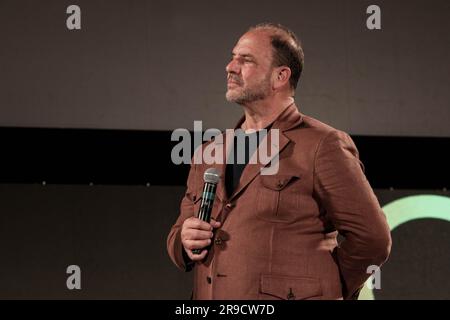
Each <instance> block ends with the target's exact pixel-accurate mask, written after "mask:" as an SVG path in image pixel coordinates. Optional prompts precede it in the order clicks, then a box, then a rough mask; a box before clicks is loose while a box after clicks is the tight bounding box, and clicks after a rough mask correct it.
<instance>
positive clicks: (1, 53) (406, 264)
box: [0, 0, 450, 299]
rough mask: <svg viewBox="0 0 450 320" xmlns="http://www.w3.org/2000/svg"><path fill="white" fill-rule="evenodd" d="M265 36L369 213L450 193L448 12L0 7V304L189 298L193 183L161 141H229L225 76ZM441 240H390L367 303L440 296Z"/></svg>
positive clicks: (249, 6) (19, 0)
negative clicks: (258, 35)
mask: <svg viewBox="0 0 450 320" xmlns="http://www.w3.org/2000/svg"><path fill="white" fill-rule="evenodd" d="M71 4H77V5H79V6H80V7H81V12H82V18H81V19H82V22H81V23H82V29H81V30H77V31H69V30H68V29H67V28H66V18H67V16H68V15H67V14H66V13H65V12H66V8H67V6H69V5H71ZM371 4H377V5H379V6H380V7H381V12H382V14H381V17H382V29H381V30H376V31H370V30H368V29H367V28H366V19H367V14H366V8H367V6H369V5H371ZM263 21H274V22H280V23H283V24H285V25H286V26H288V27H290V28H291V29H293V31H294V32H296V33H297V34H298V36H299V37H300V39H301V40H302V42H303V46H304V51H305V69H304V73H303V75H302V78H301V80H300V84H299V88H298V90H297V98H296V102H297V104H298V105H299V107H300V111H301V112H303V113H305V114H308V115H310V116H313V117H315V118H318V119H319V120H322V121H324V122H326V123H328V124H330V125H332V126H334V127H336V128H338V129H341V130H344V131H346V132H348V133H350V134H351V136H352V138H353V139H354V141H355V143H356V145H357V147H358V149H359V151H360V156H361V159H362V161H363V163H364V165H365V168H366V175H367V178H368V179H369V181H370V183H371V185H372V187H373V188H375V191H376V194H377V196H378V198H379V201H380V203H381V204H382V205H385V204H387V203H389V202H391V201H393V200H395V199H397V198H400V197H404V196H406V195H408V194H418V193H420V194H440V195H444V196H449V195H448V191H446V190H447V188H448V187H449V186H450V183H449V182H450V170H449V169H448V164H449V163H450V157H449V155H448V150H450V125H449V124H450V123H449V119H450V107H449V103H448V101H449V98H450V97H449V90H448V84H449V74H450V64H449V62H448V59H447V57H448V56H449V55H450V42H449V38H448V34H449V31H450V3H449V2H448V1H444V0H434V1H432V2H430V1H425V0H414V1H406V0H403V1H386V0H383V1H381V0H380V1H376V2H372V1H359V0H334V1H333V0H327V1H313V0H307V1H298V0H295V1H294V0H293V1H288V0H283V1H278V2H277V3H276V4H275V3H274V2H273V1H270V2H269V1H256V0H244V1H227V2H226V1H206V0H201V1H194V2H192V1H144V0H122V1H106V0H89V1H87V0H79V1H77V2H72V1H65V0H45V1H32V0H0V252H1V256H0V298H1V299H17V298H30V299H45V298H57V299H79V298H88V299H103V298H111V299H119V298H124V299H185V298H189V296H190V288H191V274H185V273H183V272H181V271H179V270H177V269H176V268H175V266H174V265H173V264H172V263H171V261H170V260H169V257H168V255H167V253H166V249H165V241H166V236H167V234H168V232H169V229H170V226H171V225H172V223H173V222H174V221H175V219H176V217H177V215H178V207H179V203H180V200H181V197H182V195H183V192H184V184H185V180H186V177H187V170H188V166H187V165H181V166H175V165H173V164H172V162H171V159H170V152H171V149H172V147H173V146H174V145H175V143H174V142H172V141H171V140H170V136H171V132H172V130H173V129H175V128H179V127H182V128H186V129H188V130H190V131H192V130H193V121H194V120H203V122H204V123H203V129H207V128H210V127H216V128H219V129H225V128H232V127H234V124H235V122H236V121H237V119H238V118H239V117H240V115H241V109H240V108H239V107H237V106H233V105H230V104H228V103H227V102H226V101H225V98H224V94H225V65H226V63H227V62H228V59H229V57H230V52H231V49H232V47H233V45H234V44H235V42H236V41H237V39H238V38H239V36H240V35H241V34H242V33H243V32H245V30H246V29H247V28H248V27H249V26H251V25H253V24H256V23H259V22H263ZM448 226H449V224H448V223H447V222H444V221H436V220H417V221H413V222H410V223H408V224H405V225H401V226H400V227H399V228H398V229H396V230H394V232H393V240H394V247H393V252H392V256H391V259H390V261H389V262H388V264H386V266H385V268H384V269H383V280H382V281H383V290H381V291H380V292H378V293H377V292H376V298H381V299H398V298H404V299H417V298H439V299H449V298H450V297H449V292H450V283H449V280H448V277H446V271H447V270H449V269H450V265H449V263H450V256H449V252H450V250H449V249H450V246H449V243H450V242H449V241H448V240H449V239H448V235H449V231H450V230H449V227H448ZM71 264H75V265H79V266H80V267H81V272H82V278H81V285H82V289H81V290H73V291H69V290H68V289H67V288H66V279H67V276H68V275H67V274H66V268H67V266H69V265H71ZM414 279H415V280H417V279H419V281H413V280H414ZM411 283H412V284H411ZM407 284H408V285H411V286H409V287H408V285H407Z"/></svg>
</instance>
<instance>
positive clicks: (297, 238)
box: [167, 23, 391, 299]
mask: <svg viewBox="0 0 450 320" xmlns="http://www.w3.org/2000/svg"><path fill="white" fill-rule="evenodd" d="M302 68H303V51H302V49H301V46H300V44H299V41H298V40H297V38H296V36H295V35H294V34H293V33H292V32H291V31H290V30H288V29H287V28H285V27H283V26H281V25H276V24H270V23H269V24H261V25H257V26H256V27H252V28H250V29H249V31H248V32H247V33H245V34H244V35H243V36H242V37H241V38H240V39H239V41H238V42H237V44H236V46H235V47H234V49H233V52H232V58H231V61H230V63H229V64H228V65H227V66H226V72H227V74H228V90H227V93H226V98H227V100H228V101H230V102H235V103H237V104H239V105H241V106H242V107H243V110H244V116H243V118H242V119H241V120H240V121H239V123H238V125H237V126H236V129H239V128H240V129H243V130H245V131H246V132H251V131H255V130H256V131H258V130H260V129H264V128H268V129H270V130H279V141H278V144H277V146H278V171H277V172H276V174H272V175H263V174H261V170H260V169H261V165H258V163H257V164H254V163H248V164H246V165H245V164H244V165H243V166H242V165H241V166H239V165H236V164H226V165H220V164H215V165H207V164H193V165H192V166H191V170H190V173H189V177H188V182H187V191H186V194H185V196H184V198H183V200H182V203H181V213H180V216H179V218H178V220H177V221H176V223H175V225H174V226H173V227H172V229H171V231H170V234H169V236H168V239H167V249H168V253H169V255H170V257H171V259H172V260H173V262H174V263H175V264H176V265H177V266H178V267H179V268H180V269H182V270H186V271H189V270H191V269H193V270H194V288H193V298H194V299H354V298H357V296H358V293H359V290H360V289H361V287H362V286H363V284H364V282H365V280H366V279H367V278H368V277H369V276H370V274H368V273H367V267H368V266H371V265H377V266H380V265H381V264H382V263H383V262H384V261H385V260H386V259H387V257H388V255H389V253H390V247H391V238H390V233H389V228H388V225H387V223H386V219H385V216H384V214H383V212H382V210H381V208H380V206H379V203H378V201H377V198H376V197H375V195H374V193H373V191H372V189H371V187H370V185H369V183H368V181H367V180H366V177H365V175H364V173H363V169H364V167H363V165H362V163H361V162H360V160H359V155H358V151H357V149H356V147H355V145H354V143H353V141H352V140H351V138H350V137H349V136H348V135H347V134H346V133H344V132H342V131H339V130H336V129H334V128H332V127H330V126H328V125H326V124H324V123H322V122H320V121H318V120H316V119H313V118H312V117H308V116H306V115H303V114H301V113H300V112H299V111H298V110H297V107H296V105H295V103H294V99H293V96H294V91H295V89H296V86H297V82H298V80H299V78H300V74H301V71H302ZM267 135H268V134H267ZM267 135H266V136H267ZM246 150H247V153H251V152H253V151H249V150H248V149H246ZM247 155H248V154H247ZM211 166H214V167H216V168H219V169H220V170H221V172H222V173H226V174H225V176H224V175H223V174H222V178H221V180H220V182H219V184H218V187H217V188H218V189H217V196H216V199H215V203H214V208H213V212H212V218H213V219H212V220H211V223H207V222H204V221H201V220H199V219H198V218H196V217H195V215H196V213H197V211H198V208H199V205H200V201H199V200H200V197H201V195H202V186H203V173H204V172H205V170H206V169H208V168H210V167H211ZM335 230H337V231H338V232H339V234H340V235H341V236H342V238H343V239H344V240H342V241H341V242H340V243H339V245H337V242H336V239H335V236H336V232H334V231H335ZM193 249H202V251H201V253H200V254H193V252H192V250H193Z"/></svg>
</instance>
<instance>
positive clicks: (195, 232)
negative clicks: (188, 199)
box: [181, 168, 220, 261]
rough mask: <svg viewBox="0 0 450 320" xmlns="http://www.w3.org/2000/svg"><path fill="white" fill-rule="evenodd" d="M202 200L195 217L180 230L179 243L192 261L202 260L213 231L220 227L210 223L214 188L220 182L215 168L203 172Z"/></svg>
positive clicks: (215, 223) (218, 224) (213, 222)
mask: <svg viewBox="0 0 450 320" xmlns="http://www.w3.org/2000/svg"><path fill="white" fill-rule="evenodd" d="M203 178H204V180H205V183H204V185H203V193H202V199H201V202H200V208H199V210H198V213H197V217H191V218H188V219H186V220H185V221H184V223H183V226H182V228H181V242H182V244H183V247H184V249H185V251H186V253H187V255H188V257H189V258H190V259H191V260H192V261H200V260H203V259H204V258H205V256H206V254H207V253H208V250H206V249H205V248H206V247H208V246H209V245H210V244H211V238H212V237H213V235H214V234H213V232H212V231H213V229H214V228H218V227H220V222H217V221H215V220H212V221H211V211H212V208H213V204H214V199H215V197H216V187H217V183H218V182H219V180H220V172H219V171H218V170H217V169H215V168H210V169H208V170H206V171H205V174H204V176H203Z"/></svg>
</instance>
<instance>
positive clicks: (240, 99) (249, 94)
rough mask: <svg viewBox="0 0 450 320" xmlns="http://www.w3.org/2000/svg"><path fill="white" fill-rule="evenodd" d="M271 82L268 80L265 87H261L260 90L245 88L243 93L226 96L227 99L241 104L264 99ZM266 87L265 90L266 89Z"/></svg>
mask: <svg viewBox="0 0 450 320" xmlns="http://www.w3.org/2000/svg"><path fill="white" fill-rule="evenodd" d="M268 87H270V86H269V84H268V83H267V82H265V83H264V88H259V89H258V90H244V92H242V94H241V95H239V96H237V97H228V96H226V98H227V100H228V101H229V102H234V103H237V104H240V105H243V104H247V103H250V102H254V101H258V100H263V99H265V98H267V95H268V94H267V92H268V90H269V89H267V88H268ZM264 89H265V90H264Z"/></svg>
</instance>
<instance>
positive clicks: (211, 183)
mask: <svg viewBox="0 0 450 320" xmlns="http://www.w3.org/2000/svg"><path fill="white" fill-rule="evenodd" d="M203 180H205V183H204V185H203V193H202V200H201V202H200V208H199V209H198V213H197V218H199V219H200V220H203V221H206V222H208V223H209V222H210V220H211V211H212V208H213V204H214V199H215V197H216V188H217V183H219V180H220V171H219V170H217V169H216V168H209V169H207V170H206V171H205V173H204V175H203ZM201 252H202V249H193V250H192V253H193V254H200V253H201Z"/></svg>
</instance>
